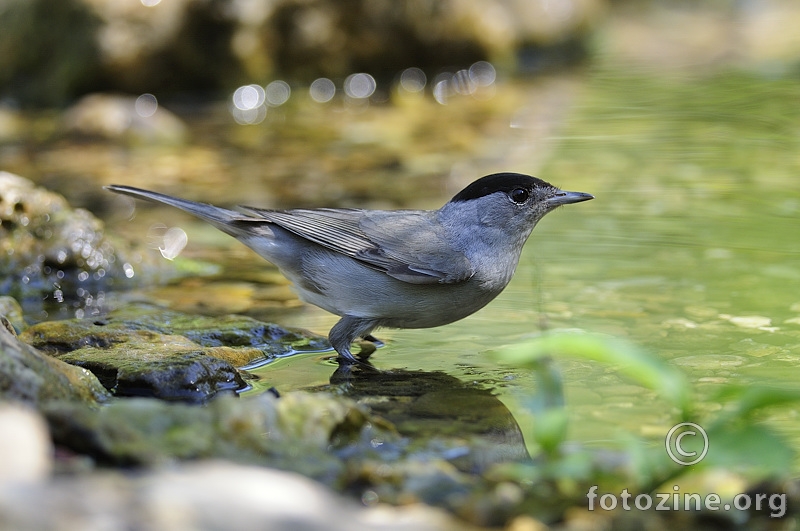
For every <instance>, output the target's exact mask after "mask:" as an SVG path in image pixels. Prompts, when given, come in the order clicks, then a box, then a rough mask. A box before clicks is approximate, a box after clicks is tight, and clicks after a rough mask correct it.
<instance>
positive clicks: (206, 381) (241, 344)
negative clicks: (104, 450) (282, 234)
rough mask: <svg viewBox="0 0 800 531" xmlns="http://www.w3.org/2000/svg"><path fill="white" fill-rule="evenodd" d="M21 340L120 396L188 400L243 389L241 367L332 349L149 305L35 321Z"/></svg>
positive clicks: (303, 337) (306, 336)
mask: <svg viewBox="0 0 800 531" xmlns="http://www.w3.org/2000/svg"><path fill="white" fill-rule="evenodd" d="M20 337H21V339H22V340H23V341H25V342H28V343H30V344H31V345H33V346H35V347H36V348H39V349H41V350H42V351H44V352H46V353H48V354H50V355H52V356H54V357H56V358H58V359H60V360H62V361H65V362H68V363H71V364H73V365H77V366H80V367H84V368H86V369H88V370H90V371H92V372H93V373H94V374H95V375H96V376H97V378H99V380H100V381H101V382H102V383H103V385H104V386H105V387H106V388H107V389H109V390H110V391H111V392H112V393H114V394H115V396H149V397H156V398H161V399H164V400H180V401H186V402H204V401H206V400H208V399H209V398H212V397H213V396H215V395H216V394H218V393H225V392H234V391H239V390H242V389H244V388H245V387H246V383H245V381H244V378H243V375H242V373H241V372H240V371H239V370H237V367H239V368H241V367H246V366H253V365H257V364H261V363H265V362H267V361H269V360H271V359H274V358H276V357H278V356H285V355H289V354H292V353H295V352H298V351H320V350H326V349H327V348H329V346H328V343H327V340H325V339H323V338H321V337H319V336H314V335H311V334H310V333H307V332H302V331H289V330H286V329H283V328H280V327H278V326H277V325H274V324H270V323H264V322H261V321H257V320H255V319H252V318H249V317H245V316H235V315H231V316H223V317H220V318H213V317H204V316H197V315H190V314H184V313H181V312H176V311H171V310H164V309H161V308H156V307H153V306H149V305H145V304H134V305H129V306H127V307H124V308H120V309H118V310H114V311H112V312H110V313H109V314H107V315H106V316H105V317H103V318H97V319H68V320H62V321H51V322H45V323H38V324H36V325H34V326H32V327H30V328H28V329H27V330H26V331H25V332H23V334H22V335H21V336H20Z"/></svg>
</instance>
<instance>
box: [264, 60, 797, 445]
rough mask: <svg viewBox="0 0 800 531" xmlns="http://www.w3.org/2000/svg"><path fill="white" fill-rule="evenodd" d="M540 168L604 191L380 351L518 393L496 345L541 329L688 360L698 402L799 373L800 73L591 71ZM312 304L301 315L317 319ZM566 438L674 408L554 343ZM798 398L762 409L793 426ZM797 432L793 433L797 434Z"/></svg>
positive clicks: (649, 424) (284, 383)
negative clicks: (445, 321) (496, 289)
mask: <svg viewBox="0 0 800 531" xmlns="http://www.w3.org/2000/svg"><path fill="white" fill-rule="evenodd" d="M577 101H578V103H577V105H576V107H575V108H574V109H573V113H572V114H571V115H570V118H569V119H568V122H567V124H566V125H565V127H564V129H563V132H562V135H561V137H560V138H559V139H558V140H559V144H558V147H557V149H556V151H555V152H554V153H553V155H552V156H551V157H550V159H549V162H548V163H547V164H546V165H545V166H544V167H543V168H542V169H541V171H539V172H538V175H539V176H540V177H542V178H545V179H547V180H550V181H552V182H554V183H557V184H558V185H560V186H562V187H565V188H568V189H575V190H580V191H586V192H590V193H593V194H595V196H596V200H594V201H591V202H589V203H583V204H580V205H571V206H568V207H566V208H563V209H560V210H559V211H558V212H557V213H554V214H551V215H550V216H548V217H547V218H545V219H544V220H543V221H542V222H541V224H540V225H539V226H538V227H537V228H536V230H535V231H534V234H533V236H532V238H531V240H530V241H529V243H528V245H527V246H526V249H525V252H524V254H523V259H522V261H521V264H520V267H519V269H518V271H517V274H516V276H515V278H514V280H513V281H512V283H511V284H510V286H509V287H508V288H507V290H506V291H505V292H504V293H503V294H502V295H501V296H500V297H498V299H497V300H495V301H494V302H493V303H492V304H490V305H489V306H488V307H487V308H485V309H484V310H482V311H480V312H479V313H477V314H476V315H474V316H472V317H470V318H468V319H465V320H463V321H461V322H458V323H455V324H453V325H449V326H446V327H442V328H438V329H432V330H406V331H395V330H386V331H381V333H380V334H377V335H378V336H379V337H380V338H381V339H384V340H387V346H386V347H384V348H383V349H380V350H379V351H378V352H377V353H376V354H375V355H374V356H373V361H374V363H375V365H376V366H377V367H378V368H381V369H390V368H400V367H402V368H407V369H419V370H424V371H435V370H443V371H445V372H447V373H449V374H453V375H455V376H457V377H459V378H460V379H462V380H464V381H476V382H481V383H483V384H485V385H487V386H489V387H491V388H493V389H495V390H496V391H497V393H498V394H499V396H500V398H501V399H502V400H504V401H505V402H506V403H507V405H509V406H510V408H511V410H512V412H513V413H514V414H515V416H516V417H517V418H518V420H519V421H521V422H522V423H523V425H525V424H527V423H526V420H525V419H526V415H525V412H524V410H523V409H522V408H520V407H519V406H518V405H516V404H517V400H516V398H515V397H516V396H518V394H519V393H522V394H525V393H529V392H531V391H532V386H533V385H534V380H533V377H532V375H530V374H526V373H525V372H524V371H518V370H513V369H508V368H505V367H498V366H497V365H496V364H495V363H493V362H492V361H491V360H490V359H489V358H488V357H487V356H486V352H487V351H489V350H491V349H496V348H498V347H499V346H500V345H503V344H507V343H514V342H515V341H519V340H521V339H523V338H525V337H527V336H530V335H533V334H537V333H539V332H541V331H543V330H551V329H562V328H575V329H581V330H586V331H592V332H602V333H607V334H611V335H614V336H618V337H625V338H628V339H630V340H632V341H633V342H635V343H637V344H639V345H641V346H643V347H644V348H645V349H647V350H649V351H651V352H653V353H655V354H657V355H658V356H660V357H662V358H664V359H667V360H670V362H671V363H672V364H674V365H675V366H677V367H678V368H679V369H681V370H682V371H684V372H685V373H686V374H687V376H688V378H689V380H690V382H692V386H693V388H694V389H695V391H696V393H697V400H698V401H699V404H698V405H699V410H700V411H706V412H712V411H715V410H716V409H719V407H720V405H719V404H717V403H715V402H714V401H713V400H712V398H711V396H712V395H713V393H714V392H715V391H716V390H718V386H719V385H720V384H722V383H737V384H741V385H744V386H747V385H751V384H762V385H774V386H781V387H787V388H796V387H797V385H798V383H797V381H798V376H800V289H798V287H800V185H798V181H797V176H798V175H799V174H800V172H799V171H798V170H800V158H798V156H797V153H798V152H800V149H798V148H800V146H798V144H799V143H800V135H799V134H798V133H800V107H798V105H797V102H798V101H800V86H798V84H797V83H796V81H794V80H774V79H767V78H760V77H758V76H756V75H752V74H744V73H719V74H714V75H703V74H697V75H686V74H684V75H682V76H680V78H678V77H669V76H661V77H657V76H653V75H644V74H637V75H621V74H620V72H614V71H608V72H595V73H592V74H591V75H590V77H589V80H588V82H587V84H586V86H585V88H584V90H583V92H582V94H581V96H580V97H579V99H578V100H577ZM334 322H335V318H333V317H332V316H328V315H326V314H324V313H323V312H318V311H315V310H307V311H303V312H302V313H300V314H299V315H297V316H296V318H293V319H292V323H291V324H292V325H298V326H302V327H305V328H310V329H312V330H316V331H321V332H324V331H325V330H327V329H328V327H329V326H331V325H332V324H333V323H334ZM323 358H324V356H319V355H308V356H299V357H295V358H292V359H285V360H281V361H279V362H276V363H274V364H272V365H271V366H268V367H264V368H263V369H260V370H258V371H257V372H258V374H259V375H260V376H262V377H263V378H264V380H263V381H264V383H265V384H266V385H267V386H270V385H277V386H279V387H288V388H292V387H303V386H307V385H313V384H318V383H322V382H325V381H326V380H327V378H328V377H329V375H330V373H331V371H332V368H333V366H332V365H331V363H330V362H326V361H324V360H323ZM557 366H558V367H559V368H560V369H561V370H562V371H563V375H564V379H565V394H566V398H567V403H568V406H569V410H570V414H571V420H572V422H571V424H570V435H569V438H570V439H571V440H575V441H579V442H583V443H587V444H590V445H597V446H604V445H607V444H612V442H611V441H613V439H614V438H615V437H616V436H617V435H618V434H619V433H621V432H624V431H632V432H633V433H637V434H640V435H644V436H655V435H657V434H659V433H661V432H662V431H666V429H668V427H669V422H670V420H671V419H673V418H674V417H673V414H674V412H673V411H670V410H669V408H668V407H667V405H666V404H665V403H664V402H662V401H661V400H660V399H659V398H658V397H656V396H654V395H653V394H652V393H651V392H649V391H646V390H644V389H641V388H639V387H637V386H635V385H632V384H630V383H628V382H627V381H625V380H624V379H623V378H621V377H620V376H618V375H617V374H616V372H615V371H614V370H610V369H608V368H607V367H602V366H595V365H592V364H590V363H586V362H578V361H574V360H557ZM797 414H798V413H797V411H796V410H781V411H776V412H774V413H772V414H771V415H770V421H771V422H772V423H774V424H775V425H776V426H778V427H779V428H780V429H781V431H783V432H784V433H786V434H788V435H789V436H790V438H791V439H792V440H793V441H794V442H795V443H800V423H798V421H797ZM798 446H800V444H798Z"/></svg>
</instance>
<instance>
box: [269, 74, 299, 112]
mask: <svg viewBox="0 0 800 531" xmlns="http://www.w3.org/2000/svg"><path fill="white" fill-rule="evenodd" d="M264 92H265V95H266V98H267V103H268V104H269V105H272V106H273V107H277V106H279V105H283V104H284V103H286V102H287V101H288V100H289V96H291V95H292V89H291V87H289V83H287V82H286V81H282V80H280V79H278V80H276V81H273V82H272V83H270V84H269V85H267V86H266V87H264Z"/></svg>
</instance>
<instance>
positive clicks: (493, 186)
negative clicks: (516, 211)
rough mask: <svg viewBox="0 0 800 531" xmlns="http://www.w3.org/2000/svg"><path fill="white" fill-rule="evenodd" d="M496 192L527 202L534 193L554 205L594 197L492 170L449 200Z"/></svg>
mask: <svg viewBox="0 0 800 531" xmlns="http://www.w3.org/2000/svg"><path fill="white" fill-rule="evenodd" d="M497 192H503V193H505V194H506V195H507V196H508V198H509V199H510V200H511V201H512V202H514V203H517V204H520V205H521V204H524V203H526V202H527V201H528V199H529V198H530V197H531V196H534V197H538V198H539V200H540V201H544V202H546V203H547V204H548V206H551V207H552V208H555V207H557V206H560V205H566V204H569V203H579V202H581V201H588V200H589V199H594V196H593V195H591V194H585V193H583V192H565V191H563V190H560V189H559V188H557V187H555V186H553V185H552V184H550V183H548V182H546V181H543V180H541V179H537V178H536V177H531V176H530V175H524V174H521V173H493V174H491V175H487V176H485V177H481V178H480V179H478V180H477V181H475V182H473V183H472V184H470V185H469V186H467V187H466V188H464V189H463V190H461V191H460V192H459V193H458V194H456V195H455V197H453V199H451V200H450V202H451V203H459V202H464V201H470V200H472V199H478V198H481V197H484V196H487V195H490V194H494V193H497Z"/></svg>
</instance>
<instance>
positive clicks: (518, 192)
mask: <svg viewBox="0 0 800 531" xmlns="http://www.w3.org/2000/svg"><path fill="white" fill-rule="evenodd" d="M530 195H531V194H530V192H528V191H527V190H526V189H525V188H514V189H513V190H511V193H509V194H508V197H509V198H511V200H512V201H514V202H515V203H516V204H518V205H521V204H522V203H524V202H525V201H527V200H528V198H529V197H530Z"/></svg>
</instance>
